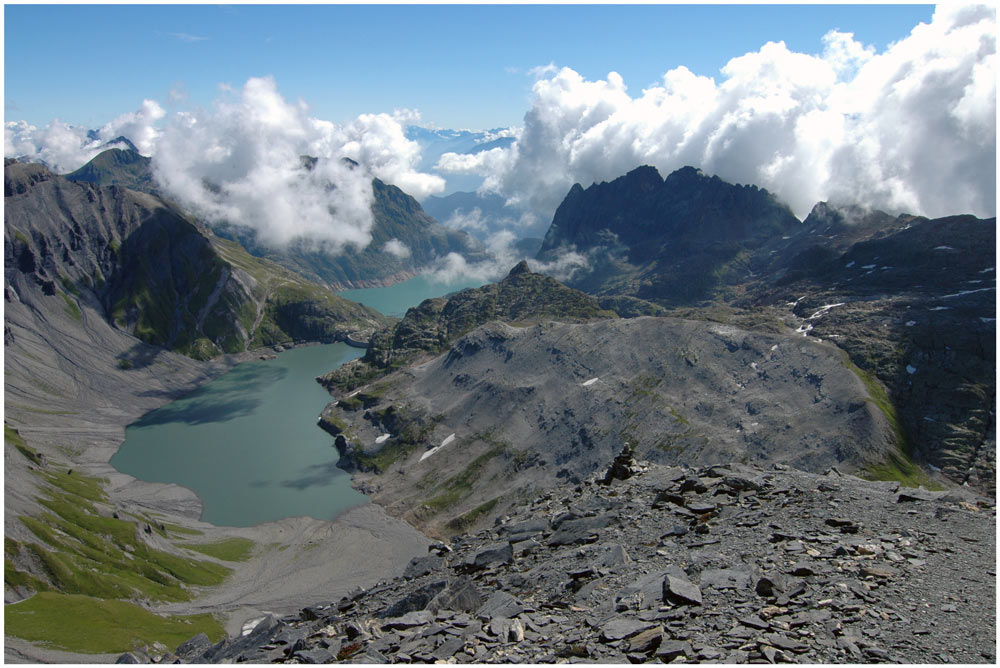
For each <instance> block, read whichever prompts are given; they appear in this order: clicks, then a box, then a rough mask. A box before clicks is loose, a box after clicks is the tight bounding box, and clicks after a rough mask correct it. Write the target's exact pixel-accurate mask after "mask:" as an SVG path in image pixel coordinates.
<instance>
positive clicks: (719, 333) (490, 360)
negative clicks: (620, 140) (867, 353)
mask: <svg viewBox="0 0 1000 668" xmlns="http://www.w3.org/2000/svg"><path fill="white" fill-rule="evenodd" d="M872 392H873V390H872V389H870V388H869V386H867V385H866V383H865V381H864V379H863V376H860V375H858V374H857V372H856V368H852V367H851V365H850V364H849V362H848V361H847V358H846V356H845V355H844V354H843V352H842V351H840V350H839V349H837V348H836V347H835V346H833V345H830V344H828V343H821V342H818V341H816V340H813V339H805V338H803V337H801V336H800V335H798V334H794V333H791V334H763V333H755V332H750V331H746V330H741V329H737V328H735V327H732V326H729V325H720V324H716V323H710V322H698V321H692V320H680V319H675V318H649V317H646V318H634V319H610V320H609V319H605V320H598V321H594V322H590V323H582V324H572V323H555V322H544V323H539V324H536V325H532V326H521V327H514V326H511V325H506V324H502V323H498V322H492V323H489V324H487V325H484V326H482V327H479V328H478V329H475V330H473V331H472V332H470V333H469V334H467V335H465V336H463V337H462V338H460V339H458V340H457V341H455V342H454V343H453V344H452V345H451V346H450V348H449V349H448V350H447V352H446V353H444V354H442V355H439V356H438V357H436V358H434V359H432V360H429V361H425V362H423V363H421V364H419V365H415V366H410V367H408V368H406V369H404V370H402V371H398V372H396V373H394V374H392V375H389V376H387V377H385V378H383V379H381V380H379V381H377V382H376V383H374V384H372V385H369V386H366V387H364V388H362V389H361V390H360V391H356V392H354V393H353V394H346V393H345V394H344V395H343V398H342V399H341V400H340V401H339V402H337V403H335V404H333V405H331V406H329V407H328V408H327V409H326V410H325V411H324V413H323V420H322V424H323V426H324V427H325V428H326V429H327V430H328V431H330V432H331V433H334V434H336V435H337V441H336V445H337V447H338V449H339V450H340V451H341V461H340V464H339V465H340V466H341V467H342V468H346V469H347V470H350V471H353V472H354V482H355V485H357V486H358V487H359V488H360V489H362V490H363V491H365V492H366V493H368V494H369V495H370V496H371V497H372V498H373V499H374V500H375V501H376V502H377V503H379V504H381V505H383V506H384V507H385V508H386V509H387V510H388V511H389V513H390V514H393V515H396V516H399V517H403V518H404V519H406V520H407V521H409V522H411V523H413V524H414V525H416V526H418V527H420V528H422V529H423V530H425V531H428V532H431V533H432V534H438V535H443V534H453V533H457V532H460V531H463V530H467V529H470V528H476V527H481V526H484V525H488V524H489V523H490V522H491V521H492V520H493V518H494V517H496V516H498V515H501V514H503V513H505V512H509V511H510V509H511V508H512V507H516V506H517V505H519V504H521V503H524V502H525V500H526V499H529V498H531V497H532V496H534V495H535V494H537V493H539V492H540V491H541V490H545V489H547V488H548V487H550V486H552V485H555V484H558V483H559V482H560V481H561V480H570V481H574V480H581V479H583V478H585V477H586V476H588V475H590V474H592V473H593V472H594V471H595V470H597V469H598V468H599V467H601V466H603V465H605V464H606V462H607V461H609V460H610V459H611V458H612V457H613V456H614V454H615V453H616V452H617V451H618V450H619V449H620V448H621V444H622V443H623V442H628V443H630V444H631V445H632V446H633V447H634V448H635V449H636V451H637V452H638V453H639V455H640V456H642V457H643V458H645V459H649V460H652V461H657V462H661V463H669V464H682V463H683V464H687V465H702V464H713V463H721V462H727V461H733V460H735V461H747V462H781V463H786V464H791V465H795V466H797V467H799V468H803V469H807V470H811V471H823V470H824V469H826V468H828V467H829V466H832V465H839V466H842V467H844V468H845V469H849V470H857V469H868V468H870V467H879V466H882V465H885V464H886V463H888V465H891V466H897V467H903V468H906V470H907V471H908V472H910V473H913V471H912V470H911V467H909V466H908V464H907V463H906V461H905V458H904V457H902V456H901V452H900V450H899V447H900V444H899V442H898V440H897V435H896V433H895V431H894V429H893V425H892V420H891V416H889V415H886V414H885V413H884V412H883V408H882V406H881V405H880V401H879V399H878V397H877V394H876V395H875V396H873V394H872Z"/></svg>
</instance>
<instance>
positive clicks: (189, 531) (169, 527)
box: [163, 524, 205, 536]
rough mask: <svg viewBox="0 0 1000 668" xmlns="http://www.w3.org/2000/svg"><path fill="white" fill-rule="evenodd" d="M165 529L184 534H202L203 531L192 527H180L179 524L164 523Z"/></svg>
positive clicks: (203, 533)
mask: <svg viewBox="0 0 1000 668" xmlns="http://www.w3.org/2000/svg"><path fill="white" fill-rule="evenodd" d="M163 526H165V527H166V528H167V531H169V532H170V533H179V534H182V535H186V536H204V535H205V532H204V531H199V530H198V529H192V528H191V527H182V526H181V525H180V524H164V525H163Z"/></svg>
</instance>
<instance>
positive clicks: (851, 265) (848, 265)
mask: <svg viewBox="0 0 1000 668" xmlns="http://www.w3.org/2000/svg"><path fill="white" fill-rule="evenodd" d="M853 266H854V260H851V261H850V262H848V263H847V264H846V265H845V266H844V269H850V268H851V267H853Z"/></svg>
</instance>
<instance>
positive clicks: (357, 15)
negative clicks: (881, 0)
mask: <svg viewBox="0 0 1000 668" xmlns="http://www.w3.org/2000/svg"><path fill="white" fill-rule="evenodd" d="M932 13H933V6H931V5H875V6H869V5H832V6H831V5H823V6H820V5H804V6H782V5H770V6H756V5H742V6H741V5H735V6H734V5H729V6H713V5H653V6H649V5H639V6H636V5H630V6H621V5H603V6H601V5H598V6H593V5H571V6H566V5H518V6H510V5H437V6H435V5H430V6H428V5H423V6H407V5H402V6H400V5H395V6H386V5H346V6H345V5H297V6H284V5H282V6H260V5H243V6H233V5H222V6H217V5H211V6H209V5H145V6H144V5H97V6H95V5H82V6H81V5H10V4H8V5H6V6H5V8H4V14H5V29H4V37H5V40H4V43H5V46H4V55H5V68H4V69H5V72H4V74H5V90H4V96H5V112H6V117H7V120H12V119H17V120H25V121H28V122H29V123H31V124H33V125H41V124H44V123H47V122H49V121H50V120H51V119H53V118H59V119H60V120H62V121H63V122H65V123H72V124H75V125H86V126H89V127H99V126H101V125H103V124H104V123H107V122H108V121H110V120H112V119H113V118H114V117H115V116H117V115H118V114H120V113H122V111H124V110H130V109H134V108H136V107H137V106H138V104H139V103H140V102H141V101H142V100H143V99H154V100H157V101H159V102H160V103H161V104H163V106H164V107H165V108H169V107H168V103H169V101H170V91H172V90H173V91H174V92H175V96H174V98H175V99H176V98H177V97H178V96H180V95H186V96H187V99H186V102H187V103H188V104H195V105H208V104H210V103H211V101H212V100H213V99H214V98H215V96H216V95H217V94H218V87H219V85H221V84H226V85H229V86H232V87H237V88H238V87H239V86H241V85H243V84H244V83H245V82H246V81H247V79H249V78H250V77H263V76H273V77H274V78H275V80H276V81H277V82H278V85H279V89H280V92H281V93H282V95H284V96H285V97H286V98H288V99H290V100H298V99H302V100H304V101H305V102H306V103H307V104H308V105H309V106H310V111H311V113H313V114H314V115H316V116H317V117H319V118H324V119H327V120H331V121H334V122H345V121H348V120H349V119H351V118H354V117H356V116H357V115H359V114H362V113H380V112H388V113H391V112H392V111H393V110H394V109H397V108H407V109H415V110H419V111H420V114H421V117H422V120H423V122H424V123H425V124H428V125H435V126H437V127H442V128H478V129H487V128H496V127H507V126H510V125H517V124H519V123H520V122H521V119H522V117H523V115H524V112H525V110H526V109H527V107H528V105H529V104H530V99H531V86H532V84H533V82H534V78H533V76H532V75H531V74H530V72H531V71H532V70H533V69H534V68H538V67H545V66H547V65H550V64H554V65H556V66H560V67H562V66H567V67H571V68H573V69H574V70H575V71H577V72H579V73H580V74H581V75H583V76H585V77H587V78H590V79H595V78H603V77H605V76H607V74H608V72H610V71H616V72H618V73H619V74H621V75H622V77H623V78H624V79H625V81H626V82H628V85H629V87H630V89H633V90H634V91H636V92H638V91H640V90H641V89H642V88H644V87H647V86H649V85H650V84H654V83H655V82H657V81H659V80H660V78H661V77H662V75H663V73H664V72H666V71H667V70H669V69H672V68H674V67H677V66H678V65H684V66H686V67H687V68H688V69H690V70H691V71H692V72H694V73H695V74H700V75H705V76H714V77H718V76H719V71H720V70H721V68H722V67H723V66H724V65H725V64H726V62H728V60H729V59H730V58H732V57H734V56H738V55H741V54H743V53H746V52H749V51H752V50H755V49H758V48H760V46H761V45H762V44H764V43H766V42H768V41H777V40H783V41H784V42H785V43H786V44H787V45H788V47H789V48H790V49H792V50H794V51H801V52H804V53H818V52H819V51H820V50H821V49H822V46H823V45H822V41H821V40H822V36H823V35H824V34H825V33H826V32H827V31H829V30H831V29H838V30H841V31H844V32H852V33H854V35H855V37H856V38H857V39H859V40H860V41H862V42H864V43H865V44H872V45H874V46H876V47H877V48H879V49H884V48H885V47H886V46H887V45H888V44H889V43H890V42H893V41H896V40H899V39H901V38H902V37H905V36H906V35H907V33H908V32H909V31H910V29H912V28H913V26H915V25H916V24H917V23H919V22H921V21H925V22H926V21H929V20H930V17H931V14H932Z"/></svg>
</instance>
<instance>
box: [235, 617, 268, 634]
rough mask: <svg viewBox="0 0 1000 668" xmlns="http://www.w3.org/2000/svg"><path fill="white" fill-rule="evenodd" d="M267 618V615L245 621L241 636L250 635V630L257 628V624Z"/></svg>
mask: <svg viewBox="0 0 1000 668" xmlns="http://www.w3.org/2000/svg"><path fill="white" fill-rule="evenodd" d="M265 619H267V617H257V618H256V619H251V620H249V621H246V622H243V626H242V627H241V628H240V636H247V635H250V632H251V631H253V630H254V629H255V628H257V625H258V624H260V623H261V622H262V621H264V620H265Z"/></svg>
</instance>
